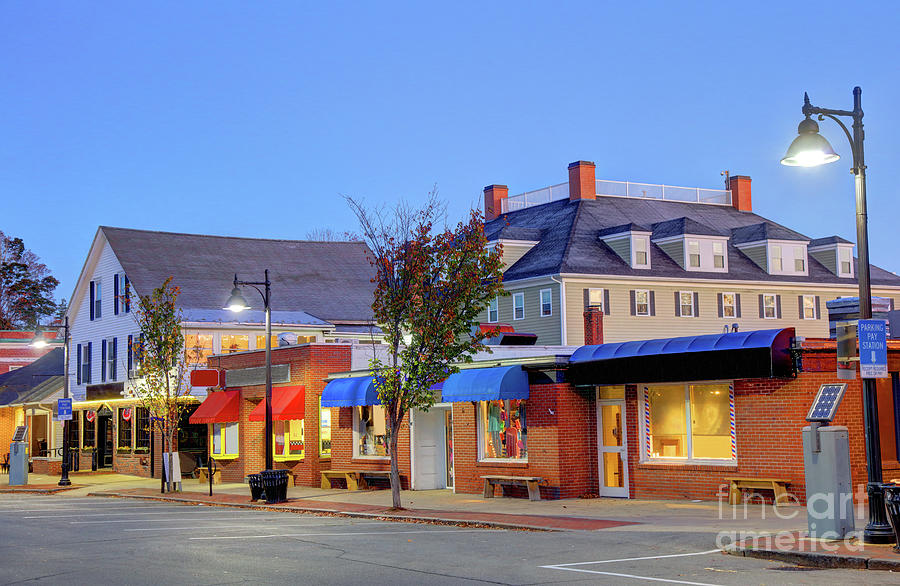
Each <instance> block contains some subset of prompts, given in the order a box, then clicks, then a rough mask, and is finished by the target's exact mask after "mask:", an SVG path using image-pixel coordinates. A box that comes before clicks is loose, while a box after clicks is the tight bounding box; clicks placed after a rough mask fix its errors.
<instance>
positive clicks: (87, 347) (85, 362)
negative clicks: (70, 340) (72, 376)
mask: <svg viewBox="0 0 900 586" xmlns="http://www.w3.org/2000/svg"><path fill="white" fill-rule="evenodd" d="M92 346H93V344H91V343H90V342H88V343H87V344H82V345H81V381H80V382H83V383H85V384H90V382H91V347H92Z"/></svg>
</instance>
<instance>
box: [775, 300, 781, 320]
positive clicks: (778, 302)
mask: <svg viewBox="0 0 900 586" xmlns="http://www.w3.org/2000/svg"><path fill="white" fill-rule="evenodd" d="M775 317H777V318H778V319H781V295H776V296H775Z"/></svg>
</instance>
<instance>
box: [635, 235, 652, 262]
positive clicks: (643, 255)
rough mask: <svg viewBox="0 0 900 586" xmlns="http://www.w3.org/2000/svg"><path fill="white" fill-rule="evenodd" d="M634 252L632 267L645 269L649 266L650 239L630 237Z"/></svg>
mask: <svg viewBox="0 0 900 586" xmlns="http://www.w3.org/2000/svg"><path fill="white" fill-rule="evenodd" d="M631 244H632V250H633V251H634V264H633V266H634V267H647V266H648V265H649V264H650V250H649V249H650V239H649V238H647V237H646V236H632V237H631Z"/></svg>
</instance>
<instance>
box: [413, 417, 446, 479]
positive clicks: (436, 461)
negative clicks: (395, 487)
mask: <svg viewBox="0 0 900 586" xmlns="http://www.w3.org/2000/svg"><path fill="white" fill-rule="evenodd" d="M444 429H445V424H444V410H443V409H437V408H432V409H430V410H429V411H428V412H427V413H426V412H425V411H416V412H415V414H414V420H413V434H412V435H413V490H432V489H436V488H447V474H446V467H445V464H444V451H445V444H446V441H445V439H444Z"/></svg>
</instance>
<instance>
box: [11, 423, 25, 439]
mask: <svg viewBox="0 0 900 586" xmlns="http://www.w3.org/2000/svg"><path fill="white" fill-rule="evenodd" d="M27 433H28V426H27V425H20V426H18V427H16V432H15V433H14V434H13V438H12V441H14V442H24V441H25V435H26V434H27Z"/></svg>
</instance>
